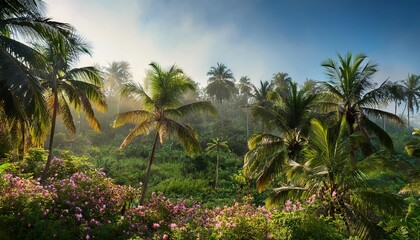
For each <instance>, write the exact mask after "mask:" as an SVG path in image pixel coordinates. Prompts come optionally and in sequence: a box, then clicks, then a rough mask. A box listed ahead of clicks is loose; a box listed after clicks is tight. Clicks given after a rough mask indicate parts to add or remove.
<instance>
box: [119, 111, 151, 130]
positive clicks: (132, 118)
mask: <svg viewBox="0 0 420 240" xmlns="http://www.w3.org/2000/svg"><path fill="white" fill-rule="evenodd" d="M146 120H148V121H152V120H153V114H152V113H150V112H148V111H145V110H134V111H128V112H124V113H120V114H118V115H117V117H116V118H115V120H114V122H113V125H112V127H114V128H117V127H120V126H122V125H124V124H126V123H142V122H144V121H146Z"/></svg>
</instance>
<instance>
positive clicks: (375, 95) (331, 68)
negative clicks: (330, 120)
mask: <svg viewBox="0 0 420 240" xmlns="http://www.w3.org/2000/svg"><path fill="white" fill-rule="evenodd" d="M338 59H339V62H336V61H335V60H333V59H331V58H329V59H327V60H325V61H324V62H322V64H321V65H322V66H323V67H324V68H325V70H326V74H327V76H328V77H329V78H330V81H329V82H323V83H322V86H323V88H324V90H325V92H324V94H323V96H324V100H323V101H322V102H321V105H322V106H325V107H326V109H327V114H329V115H333V114H334V113H338V116H339V117H338V119H341V117H342V116H344V117H345V118H346V123H347V124H348V128H349V131H350V133H354V132H356V131H357V132H359V133H360V134H361V136H363V137H364V139H363V141H362V143H361V144H360V145H359V146H361V148H362V151H363V152H364V154H367V155H368V154H369V153H370V152H371V149H372V146H371V141H370V138H369V137H370V135H369V134H374V135H375V136H377V138H378V140H379V142H380V143H381V144H382V145H383V146H384V147H386V148H387V149H393V143H392V139H391V137H390V136H389V135H388V133H387V132H385V131H384V130H383V129H382V128H381V127H380V126H378V125H377V124H376V123H374V122H373V121H372V120H370V119H369V116H376V117H380V118H382V119H389V120H393V121H394V122H397V123H400V124H402V123H403V122H402V120H401V119H400V118H399V117H398V116H396V115H395V114H392V113H389V112H387V111H384V110H380V109H378V108H377V107H378V106H380V104H381V103H386V100H388V99H389V95H388V93H389V92H388V87H387V85H386V82H384V83H382V84H381V85H380V86H379V87H377V88H375V83H374V82H373V81H372V77H373V75H374V74H375V73H376V72H377V65H376V64H375V63H373V62H372V61H368V62H366V63H365V61H366V59H367V56H366V55H364V54H362V53H360V54H356V55H354V56H353V55H352V54H351V53H350V52H348V53H347V54H346V55H344V56H341V55H340V54H338ZM352 154H353V153H352ZM353 162H354V161H353Z"/></svg>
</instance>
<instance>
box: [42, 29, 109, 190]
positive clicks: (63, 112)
mask: <svg viewBox="0 0 420 240" xmlns="http://www.w3.org/2000/svg"><path fill="white" fill-rule="evenodd" d="M37 48H38V49H39V51H40V52H42V53H43V55H44V56H45V59H46V62H47V63H48V64H47V65H46V66H45V68H44V69H40V70H39V72H38V76H39V78H40V79H41V82H42V85H43V87H44V88H45V89H46V92H45V97H46V100H47V106H48V109H49V111H50V116H51V129H50V139H49V145H48V151H49V153H48V159H47V163H46V165H45V168H44V171H43V174H42V178H41V182H44V181H45V179H46V178H47V175H48V169H49V166H50V164H51V160H52V150H53V143H54V133H55V124H56V119H57V115H59V116H60V117H61V119H62V120H63V123H64V126H65V127H66V128H67V130H68V131H69V132H70V133H72V134H74V133H75V132H76V127H75V125H74V121H73V116H72V113H71V111H70V107H73V108H74V110H76V111H77V112H79V113H80V112H83V114H84V115H85V117H86V119H87V121H88V123H89V125H90V126H91V127H92V128H93V129H94V130H96V131H99V129H100V124H99V122H98V120H97V119H96V118H95V114H94V110H93V107H94V106H95V107H96V108H97V109H98V110H100V111H105V110H106V108H107V104H106V101H105V95H104V94H103V93H102V91H101V87H102V77H101V76H100V72H99V70H97V69H96V68H95V67H80V68H73V66H74V65H75V64H76V62H77V61H78V58H79V56H80V55H81V54H89V53H90V51H89V48H88V46H87V44H86V43H85V42H84V41H83V39H82V38H80V37H79V36H77V35H76V34H74V35H73V36H72V37H71V38H61V37H58V38H54V39H50V40H49V42H48V44H47V45H45V46H40V45H39V46H37Z"/></svg>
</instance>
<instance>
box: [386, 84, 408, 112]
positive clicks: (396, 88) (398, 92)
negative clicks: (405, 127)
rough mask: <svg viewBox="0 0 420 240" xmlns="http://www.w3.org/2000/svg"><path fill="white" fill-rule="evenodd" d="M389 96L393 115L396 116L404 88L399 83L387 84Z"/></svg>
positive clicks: (402, 98)
mask: <svg viewBox="0 0 420 240" xmlns="http://www.w3.org/2000/svg"><path fill="white" fill-rule="evenodd" d="M388 88H389V94H390V96H391V99H393V100H394V109H395V110H394V114H395V115H397V110H398V107H399V106H400V105H401V103H402V102H403V101H404V98H405V96H404V86H403V85H401V82H400V81H398V82H393V83H391V84H389V87H388Z"/></svg>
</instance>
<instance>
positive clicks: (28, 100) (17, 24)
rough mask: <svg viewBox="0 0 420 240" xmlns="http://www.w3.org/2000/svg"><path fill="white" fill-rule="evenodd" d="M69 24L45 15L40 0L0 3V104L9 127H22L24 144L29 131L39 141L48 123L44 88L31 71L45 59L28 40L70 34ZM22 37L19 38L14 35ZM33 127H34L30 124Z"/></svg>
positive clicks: (33, 40)
mask: <svg viewBox="0 0 420 240" xmlns="http://www.w3.org/2000/svg"><path fill="white" fill-rule="evenodd" d="M71 30H72V27H71V26H70V25H68V24H63V23H59V22H54V21H51V20H50V19H48V18H46V17H45V16H44V2H43V1H41V0H34V1H25V0H13V1H1V2H0V105H1V107H0V108H1V109H2V111H3V112H4V113H5V116H6V119H7V120H8V121H10V124H9V125H10V126H12V127H14V128H19V129H20V130H19V131H15V132H16V133H17V132H20V133H21V134H18V135H16V136H14V137H13V138H15V139H18V138H19V136H20V135H21V136H22V141H21V142H22V143H24V142H26V141H25V139H24V138H25V136H28V132H29V130H32V132H31V133H32V136H33V139H35V140H39V138H40V136H38V135H36V134H39V131H36V130H37V129H43V128H45V127H46V126H47V124H48V113H47V108H46V103H45V99H44V98H43V95H42V94H43V89H42V86H41V84H40V83H39V81H38V79H37V78H36V77H35V76H34V74H33V73H32V72H31V68H33V67H34V65H35V64H39V63H41V62H42V61H43V58H42V56H41V54H40V53H39V52H37V51H36V50H35V49H33V48H32V47H31V46H29V45H28V44H26V43H25V42H35V41H38V42H39V41H42V40H43V39H45V38H47V37H50V36H53V35H62V36H65V35H67V34H68V33H69V32H70V31H71ZM16 36H19V37H20V38H19V40H17V39H15V38H13V37H16ZM31 126H33V127H31Z"/></svg>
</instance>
